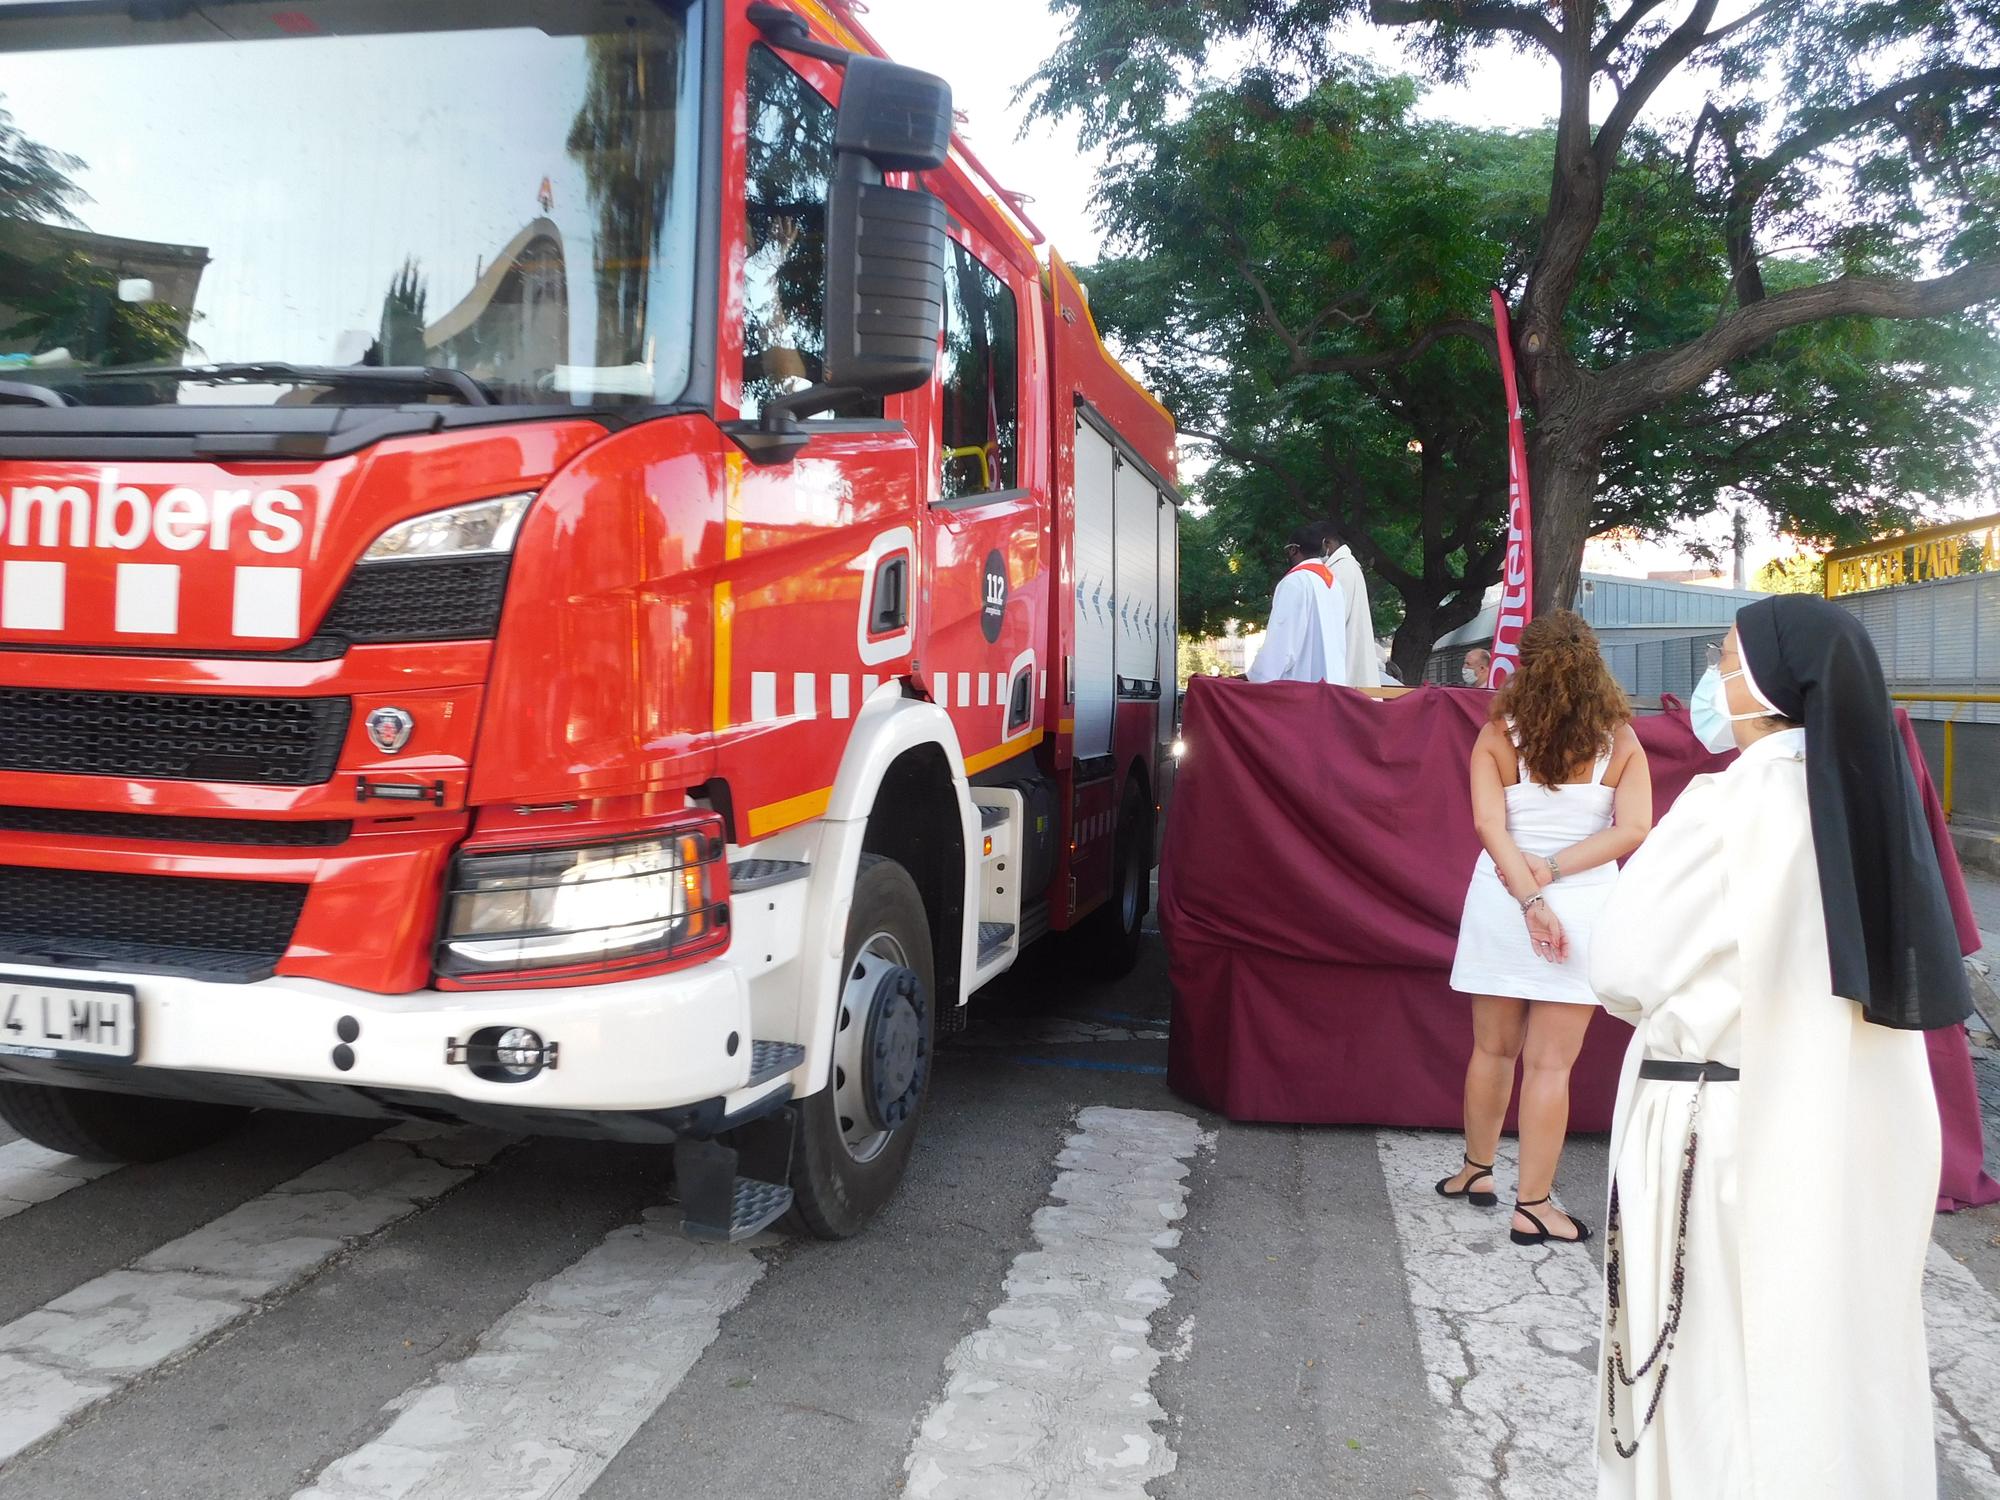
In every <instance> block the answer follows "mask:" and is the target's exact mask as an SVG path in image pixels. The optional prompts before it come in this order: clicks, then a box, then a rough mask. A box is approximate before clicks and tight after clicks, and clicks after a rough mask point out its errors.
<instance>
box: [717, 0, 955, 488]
mask: <svg viewBox="0 0 2000 1500" xmlns="http://www.w3.org/2000/svg"><path fill="white" fill-rule="evenodd" d="M748 14H749V17H750V21H751V24H753V25H755V26H756V27H757V28H758V29H759V30H760V31H762V32H763V33H764V36H765V38H766V39H767V40H768V41H769V42H770V43H771V45H773V46H776V47H781V48H784V49H785V50H787V51H792V52H799V53H803V54H805V55H806V56H810V57H818V58H822V59H824V60H826V61H829V62H833V63H835V64H837V65H838V66H840V67H841V68H843V69H844V70H845V73H846V76H845V78H844V79H843V80H842V82H841V86H840V112H839V114H838V116H837V118H836V120H835V123H834V148H835V151H836V153H837V158H838V161H837V165H836V167H835V169H834V178H833V183H832V185H831V187H830V189H829V191H828V195H827V206H826V347H825V352H824V354H823V356H822V358H821V372H820V380H819V383H818V384H816V385H814V386H812V387H811V388H810V389H808V390H804V391H799V392H797V393H795V394H792V395H786V396H780V397H778V398H777V399H775V400H771V401H766V402H765V403H764V405H763V409H762V411H761V412H760V414H759V415H758V417H757V418H756V419H755V420H754V421H747V422H729V423H725V424H724V430H726V431H727V432H728V433H729V435H730V436H731V437H733V438H734V439H735V440H736V443H737V445H738V446H739V447H741V448H742V449H743V451H744V452H745V453H746V454H747V455H748V456H749V457H750V459H751V461H752V462H753V463H759V464H780V463H789V462H791V460H793V459H794V458H796V457H797V456H798V455H799V454H800V452H802V451H803V450H804V449H805V447H806V445H807V444H808V443H809V442H810V441H811V437H812V432H811V429H810V428H809V427H807V426H805V425H804V424H802V423H801V422H800V420H799V419H800V418H801V417H807V416H811V415H812V414H813V413H815V412H823V411H831V410H834V409H836V408H838V407H840V406H841V405H843V404H845V403H847V402H851V401H853V400H856V399H857V398H868V397H873V396H893V395H895V394H897V393H898V392H900V391H913V390H916V389H917V388H918V387H919V386H922V385H924V384H925V383H927V382H928V381H929V380H930V379H931V378H932V376H933V375H934V374H935V373H936V371H937V359H938V335H939V333H940V331H941V330H942V329H943V327H944V268H945V260H946V258H947V257H948V256H949V255H950V253H951V241H950V240H949V239H948V238H947V237H946V234H945V211H944V204H943V203H941V202H940V201H939V200H938V199H937V198H936V197H935V196H934V195H932V194H930V193H928V192H924V191H922V190H920V189H911V188H898V187H890V186H889V185H888V184H887V183H886V182H884V181H883V174H885V173H888V172H924V171H929V170H930V169H932V168H934V167H941V166H943V165H944V163H945V159H946V157H947V156H948V155H949V154H950V151H951V129H952V122H953V119H954V115H953V113H952V104H951V85H950V84H948V83H946V82H945V81H944V80H943V79H942V78H938V77H936V76H935V75H933V74H930V73H924V72H919V71H918V70H917V69H915V68H904V67H899V66H897V65H896V64H895V63H892V62H887V61H885V60H884V59H882V58H879V57H869V56H866V55H864V54H860V53H851V52H843V51H841V50H840V49H839V48H837V47H830V46H827V45H826V44H824V43H821V42H816V41H814V40H812V38H811V37H810V36H809V35H808V33H807V30H806V26H805V22H804V21H803V19H802V18H801V17H800V16H798V14H797V13H795V12H794V11H792V10H789V9H787V8H786V7H784V6H778V5H770V4H765V3H758V4H754V5H752V6H751V7H750V9H749V12H748Z"/></svg>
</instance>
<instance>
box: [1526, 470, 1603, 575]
mask: <svg viewBox="0 0 2000 1500" xmlns="http://www.w3.org/2000/svg"><path fill="white" fill-rule="evenodd" d="M1602 453H1603V450H1602V449H1600V448H1598V447H1595V446H1591V447H1589V448H1587V449H1585V450H1584V451H1577V450H1575V449H1569V450H1568V451H1555V448H1554V445H1553V444H1547V443H1537V444H1534V445H1532V446H1531V448H1530V450H1529V455H1528V469H1529V473H1530V475H1531V485H1530V490H1531V499H1532V500H1533V503H1534V518H1535V613H1536V614H1543V613H1546V612H1547V611H1549V610H1552V609H1573V608H1575V607H1576V600H1577V585H1578V582H1579V580H1580V579H1581V577H1582V575H1583V544H1584V543H1585V542H1587V541H1589V540H1590V518H1591V510H1592V507H1593V506H1594V505H1595V504H1596V501H1597V474H1598V463H1599V460H1600V459H1601V457H1602Z"/></svg>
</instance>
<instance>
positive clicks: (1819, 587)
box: [1751, 552, 1826, 594]
mask: <svg viewBox="0 0 2000 1500" xmlns="http://www.w3.org/2000/svg"><path fill="white" fill-rule="evenodd" d="M1751 581H1752V582H1753V583H1754V584H1755V585H1756V587H1758V588H1760V589H1762V590H1763V591H1764V592H1765V593H1767V594H1824V593H1825V592H1826V559H1825V558H1824V557H1822V556H1820V555H1819V554H1817V553H1813V552H1799V553H1795V554H1793V555H1792V556H1790V557H1781V558H1778V559H1777V560H1776V561H1775V562H1767V563H1765V564H1764V566H1763V567H1761V568H1759V569H1758V570H1757V576H1756V578H1754V579H1753V580H1751Z"/></svg>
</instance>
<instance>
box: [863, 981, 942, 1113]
mask: <svg viewBox="0 0 2000 1500" xmlns="http://www.w3.org/2000/svg"><path fill="white" fill-rule="evenodd" d="M926 1004H927V1001H926V998H925V996H924V989H923V983H922V981H921V980H919V979H918V977H917V974H916V971H915V970H913V969H908V968H904V967H902V966H901V965H897V966H895V967H893V968H886V969H884V970H883V972H882V974H881V975H880V977H879V978H878V979H877V980H876V983H875V993H874V995H873V997H872V998H871V999H870V1001H869V1004H868V1026H867V1030H866V1031H865V1032H864V1033H863V1034H862V1070H861V1071H862V1094H863V1102H864V1104H865V1107H866V1108H867V1111H868V1118H869V1120H870V1121H871V1122H872V1123H873V1124H874V1125H875V1127H876V1128H877V1129H878V1130H895V1129H897V1128H898V1127H899V1126H901V1125H902V1124H903V1123H904V1122H905V1121H907V1120H908V1119H909V1118H910V1115H911V1112H912V1111H914V1110H915V1109H916V1106H917V1100H918V1099H920V1098H922V1097H923V1092H924V1079H925V1076H926V1074H927V1073H928V1071H929V1068H930V1056H929V1049H928V1047H927V1046H926V1044H925V1026H924V1010H925V1006H926Z"/></svg>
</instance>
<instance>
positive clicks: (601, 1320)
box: [295, 1208, 764, 1500]
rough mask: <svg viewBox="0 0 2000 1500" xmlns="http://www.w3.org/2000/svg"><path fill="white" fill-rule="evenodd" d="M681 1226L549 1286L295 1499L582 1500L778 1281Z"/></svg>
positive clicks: (599, 1254) (598, 1255) (615, 1236)
mask: <svg viewBox="0 0 2000 1500" xmlns="http://www.w3.org/2000/svg"><path fill="white" fill-rule="evenodd" d="M678 1217H679V1215H678V1212H669V1211H668V1210H665V1209H657V1208H656V1209H650V1210H648V1211H647V1213H646V1215H645V1217H644V1219H643V1221H642V1222H640V1223H638V1224H631V1225H627V1226H625V1227H624V1228H621V1229H617V1230H614V1231H613V1232H612V1233H611V1234H610V1235H609V1236H607V1237H606V1238H605V1240H604V1241H603V1243H602V1244H600V1245H599V1246H598V1247H597V1248H596V1249H595V1250H592V1251H591V1252H589V1253H588V1254H587V1255H585V1256H584V1257H583V1258H582V1259H581V1260H579V1261H577V1262H576V1263H575V1264H573V1265H572V1266H570V1267H569V1268H568V1269H567V1270H565V1271H562V1272H560V1273H558V1274H557V1275H555V1276H552V1277H550V1278H549V1279H548V1280H547V1281H544V1282H542V1283H541V1284H540V1285H538V1286H536V1287H534V1288H533V1289H532V1290H530V1291H529V1293H528V1295H527V1296H526V1297H525V1298H523V1299H522V1300H521V1301H520V1302H519V1303H517V1304H516V1305H515V1306H514V1308H513V1309H512V1310H511V1311H510V1312H508V1313H507V1314H506V1316H504V1317H503V1318H501V1319H500V1321H499V1322H497V1323H495V1324H494V1325H493V1326H492V1327H491V1328H489V1329H488V1330H487V1331H486V1332H485V1334H483V1335H482V1336H481V1337H480V1340H479V1344H478V1346H477V1347H476V1348H475V1349H474V1350H473V1352H472V1353H471V1354H470V1355H468V1356H467V1357H466V1358H464V1359H462V1360H457V1361H454V1362H453V1363H452V1364H450V1365H447V1366H445V1367H444V1368H442V1369H441V1370H439V1371H438V1373H437V1374H436V1376H434V1377H433V1378H432V1379H431V1380H429V1381H428V1382H426V1383H424V1384H422V1385H419V1386H416V1387H414V1388H412V1389H411V1390H409V1391H407V1392H405V1393H404V1394H403V1395H402V1396H401V1397H399V1398H398V1399H397V1400H396V1401H395V1402H393V1403H391V1405H390V1408H389V1409H390V1410H392V1411H394V1412H395V1413H396V1416H395V1419H394V1420H393V1421H392V1422H390V1424H389V1426H388V1429H387V1430H386V1431H385V1432H383V1434H382V1435H381V1436H380V1437H378V1438H376V1439H375V1440H374V1441H373V1442H370V1443H367V1444H365V1445H364V1446H362V1447H360V1448H357V1449H356V1450H355V1451H354V1452H352V1453H350V1454H349V1455H347V1456H346V1457H345V1458H342V1459H339V1460H337V1461H335V1462H334V1463H333V1464H332V1465H330V1466H329V1467H328V1468H327V1469H326V1470H324V1471H323V1472H322V1473H321V1474H320V1475H319V1476H318V1478H317V1479H316V1481H315V1482H314V1483H313V1484H312V1485H310V1486H309V1487H308V1488H306V1489H303V1490H300V1491H299V1492H298V1495H297V1496H296V1497H295V1500H404V1497H406V1496H411V1495H415V1494H421V1495H423V1496H424V1497H425V1500H490V1497H492V1496H497V1495H505V1496H507V1497H508V1500H556V1497H559V1496H560V1497H565V1500H568V1497H575V1496H579V1495H581V1494H583V1492H584V1491H585V1490H586V1489H588V1488H589V1486H590V1485H591V1483H592V1482H593V1481H594V1480H595V1479H596V1478H597V1476H598V1475H599V1474H601V1473H603V1472H604V1469H605V1467H606V1466H607V1465H608V1464H609V1463H610V1462H611V1460H612V1459H613V1458H614V1457H615V1456H616V1455H617V1453H618V1451H619V1450H620V1449H621V1448H623V1447H624V1446H625V1444H626V1443H628V1442H629V1441H631V1439H632V1436H633V1434H634V1433H636V1432H637V1431H638V1430H639V1428H640V1426H641V1425H642V1424H644V1423H645V1421H646V1420H647V1418H649V1417H651V1416H652V1415H653V1413H654V1412H655V1411H657V1410H658V1409H659V1406H660V1403H661V1402H663V1401H665V1400H666V1398H667V1396H668V1395H669V1394H671V1393H672V1391H673V1389H674V1387H675V1386H677V1385H679V1384H680V1383H681V1381H682V1380H683V1379H684V1378H685V1377H686V1375H687V1372H688V1371H689V1370H690V1369H691V1368H693V1366H694V1363H695V1361H696V1360H697V1359H698V1358H700V1356H701V1353H702V1351H703V1350H704V1349H706V1348H707V1347H708V1346H709V1345H710V1344H711V1343H713V1342H714V1341H715V1338H716V1335H717V1333H718V1332H719V1331H720V1328H721V1322H722V1318H723V1316H724V1314H726V1313H728V1312H729V1311H730V1310H731V1309H732V1308H734V1307H736V1306H737V1305H738V1304H739V1303H741V1302H742V1301H743V1299H744V1298H745V1297H746V1296H748V1295H749V1293H750V1289H751V1287H752V1286H754V1285H755V1284H756V1282H757V1279H758V1278H759V1277H760V1276H762V1275H763V1274H764V1265H763V1262H762V1261H761V1260H759V1259H758V1258H757V1257H756V1256H755V1255H754V1254H752V1253H750V1252H748V1251H746V1250H744V1249H743V1248H741V1247H734V1248H731V1247H724V1246H710V1245H699V1244H695V1243H693V1242H691V1241H689V1240H686V1239H684V1238H682V1236H681V1234H680V1233H679V1230H678V1228H677V1227H676V1220H677V1219H678ZM669 1488H671V1486H669Z"/></svg>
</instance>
